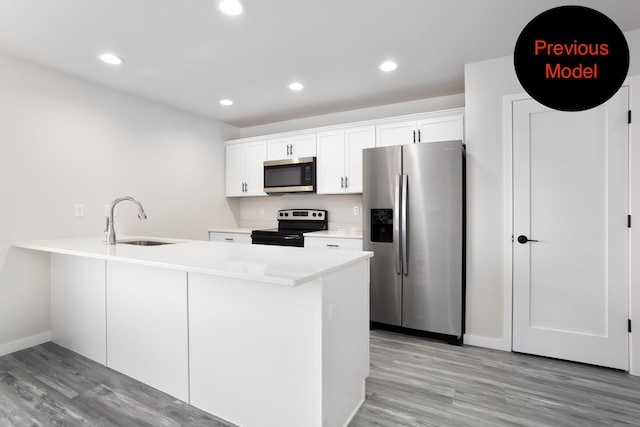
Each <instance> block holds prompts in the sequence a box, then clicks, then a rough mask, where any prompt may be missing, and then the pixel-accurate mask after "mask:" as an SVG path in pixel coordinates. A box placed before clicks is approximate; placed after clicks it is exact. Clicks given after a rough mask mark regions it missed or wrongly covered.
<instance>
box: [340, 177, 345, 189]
mask: <svg viewBox="0 0 640 427" xmlns="http://www.w3.org/2000/svg"><path fill="white" fill-rule="evenodd" d="M340 188H344V176H341V177H340Z"/></svg>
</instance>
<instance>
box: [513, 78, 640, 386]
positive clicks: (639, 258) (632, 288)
mask: <svg viewBox="0 0 640 427" xmlns="http://www.w3.org/2000/svg"><path fill="white" fill-rule="evenodd" d="M624 85H625V86H628V87H629V97H630V99H629V108H630V109H633V106H634V104H636V103H637V104H638V105H640V98H639V99H638V100H637V102H636V103H634V102H633V101H634V98H636V97H637V96H640V95H636V94H635V93H634V92H633V87H634V86H635V87H640V76H633V77H629V78H627V79H626V80H625V83H624ZM530 98H531V96H530V95H528V94H527V93H524V92H523V93H517V94H512V95H505V96H504V97H503V104H502V105H503V107H502V111H503V141H504V146H503V152H504V188H503V193H504V198H503V200H504V213H503V215H504V231H503V233H504V234H503V248H504V250H503V254H504V258H503V266H504V269H503V273H502V274H503V283H504V293H503V302H504V313H503V343H504V348H503V349H504V350H505V351H511V349H512V345H513V336H512V334H513V241H512V239H513V103H514V102H515V101H520V100H525V99H530ZM634 115H635V117H634V118H633V120H635V121H637V120H640V109H639V110H637V111H636V112H635V114H634ZM632 128H633V121H632V124H631V125H630V126H629V147H630V153H629V200H630V207H629V210H630V212H629V213H633V212H634V211H635V212H640V173H636V174H634V173H633V168H632V167H631V165H634V164H635V165H640V149H639V150H635V151H634V150H633V147H634V145H636V144H634V143H635V141H634V134H633V130H632ZM636 139H638V142H637V144H640V132H639V133H638V135H637V137H636ZM634 193H636V194H635V196H636V197H633V196H634ZM634 208H635V209H634ZM634 239H635V240H636V241H640V215H636V216H635V218H633V222H632V228H631V232H630V236H629V254H630V255H629V283H628V287H629V317H630V318H631V319H636V321H635V325H634V330H636V331H640V274H638V275H637V277H636V275H634V274H633V273H634V271H633V265H637V266H640V250H638V251H633V241H634ZM634 296H637V297H636V298H637V299H638V303H637V304H633V298H634ZM635 347H638V348H637V349H636V348H635ZM634 356H635V357H634ZM629 373H630V374H632V375H637V376H640V339H638V340H636V343H635V345H634V341H633V334H629Z"/></svg>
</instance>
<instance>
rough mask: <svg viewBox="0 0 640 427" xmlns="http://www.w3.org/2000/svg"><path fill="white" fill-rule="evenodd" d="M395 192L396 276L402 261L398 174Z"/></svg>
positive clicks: (398, 175) (394, 236)
mask: <svg viewBox="0 0 640 427" xmlns="http://www.w3.org/2000/svg"><path fill="white" fill-rule="evenodd" d="M395 188H396V191H395V200H394V203H393V241H394V242H395V243H394V245H393V247H394V250H395V252H396V256H395V258H396V274H400V273H401V271H400V267H401V265H402V261H401V259H400V191H401V189H400V174H397V175H396V187H395Z"/></svg>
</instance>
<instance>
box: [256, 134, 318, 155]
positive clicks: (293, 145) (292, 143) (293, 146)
mask: <svg viewBox="0 0 640 427" xmlns="http://www.w3.org/2000/svg"><path fill="white" fill-rule="evenodd" d="M267 145H268V151H269V154H268V158H269V160H281V159H287V158H294V157H314V156H315V155H316V134H315V133H309V134H304V135H292V136H283V137H279V138H274V139H270V140H268V141H267Z"/></svg>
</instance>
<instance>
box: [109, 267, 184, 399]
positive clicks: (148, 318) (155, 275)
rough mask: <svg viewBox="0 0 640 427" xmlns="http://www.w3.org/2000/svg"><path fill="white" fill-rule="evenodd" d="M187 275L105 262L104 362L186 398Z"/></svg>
mask: <svg viewBox="0 0 640 427" xmlns="http://www.w3.org/2000/svg"><path fill="white" fill-rule="evenodd" d="M187 318H188V315H187V273H185V272H183V271H177V270H169V269H166V268H156V267H149V266H142V265H136V264H128V263H122V262H111V261H110V262H108V263H107V342H108V343H109V345H108V347H107V366H108V367H110V368H112V369H115V370H116V371H119V372H122V373H124V374H126V375H128V376H130V377H133V378H135V379H137V380H139V381H142V382H144V383H146V384H149V385H151V386H152V387H155V388H157V389H159V390H161V391H164V392H165V393H168V394H170V395H172V396H175V397H177V398H178V399H180V400H183V401H185V402H188V401H189V360H188V357H189V356H188V355H189V352H188V348H189V341H188V336H187V334H188V326H187Z"/></svg>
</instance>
